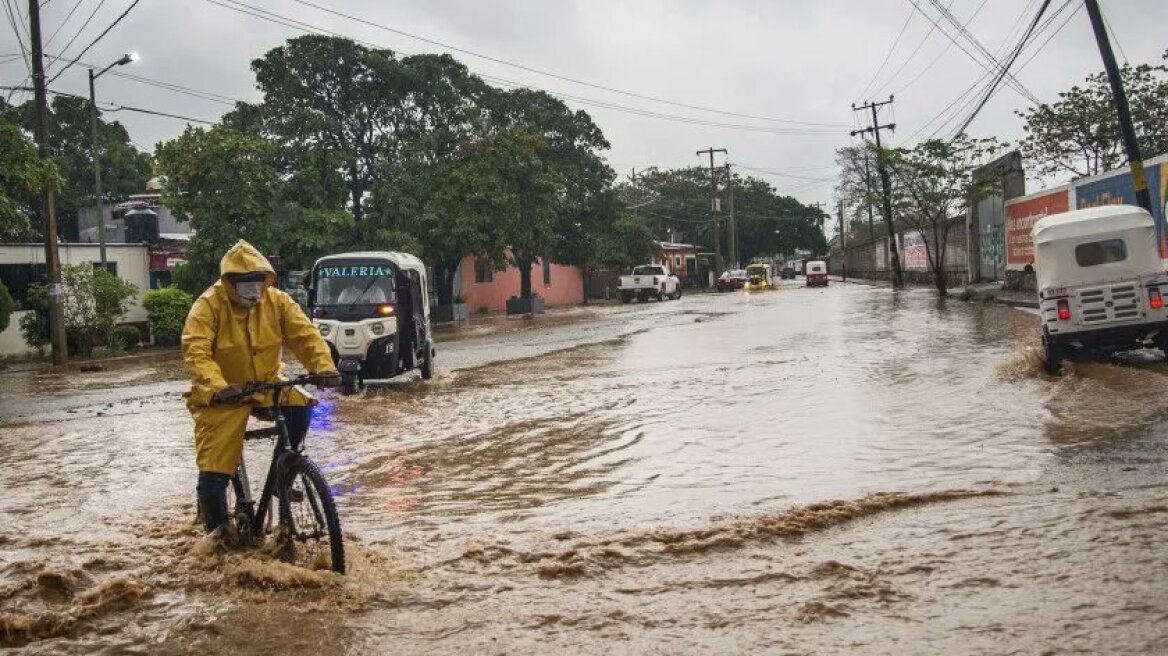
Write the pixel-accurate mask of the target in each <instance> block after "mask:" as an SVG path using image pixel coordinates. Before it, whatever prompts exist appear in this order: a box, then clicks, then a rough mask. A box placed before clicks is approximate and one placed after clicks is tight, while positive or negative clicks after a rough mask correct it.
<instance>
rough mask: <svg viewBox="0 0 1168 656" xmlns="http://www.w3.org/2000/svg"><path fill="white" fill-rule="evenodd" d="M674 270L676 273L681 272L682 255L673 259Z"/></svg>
mask: <svg viewBox="0 0 1168 656" xmlns="http://www.w3.org/2000/svg"><path fill="white" fill-rule="evenodd" d="M673 270H674V271H681V256H680V255H675V256H674V257H673Z"/></svg>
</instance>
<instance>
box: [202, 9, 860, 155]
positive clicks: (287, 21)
mask: <svg viewBox="0 0 1168 656" xmlns="http://www.w3.org/2000/svg"><path fill="white" fill-rule="evenodd" d="M206 2H209V3H211V4H213V5H218V6H220V7H223V8H225V9H230V10H232V11H236V12H239V13H242V14H246V15H248V16H253V17H255V18H259V19H261V20H265V21H268V22H271V23H276V24H278V25H283V26H285V27H291V28H293V29H296V30H300V31H302V32H306V33H313V34H325V35H329V36H335V37H338V38H344V39H349V40H351V41H354V42H356V43H360V44H362V45H365V46H367V47H370V48H374V49H383V47H382V46H380V45H378V44H375V43H370V42H368V41H363V40H361V39H355V38H352V37H350V36H348V35H345V34H341V33H339V32H333V31H331V30H327V29H324V28H321V27H317V26H315V25H312V24H310V23H306V22H304V21H300V20H297V19H293V18H289V17H286V16H282V15H280V14H277V13H275V12H271V11H267V10H265V9H260V8H258V7H252V6H251V5H247V4H245V3H242V2H239V1H238V0H227V2H230V3H231V4H227V3H225V2H220V0H206ZM235 5H240V6H235ZM241 7H246V9H244V8H241ZM479 77H481V78H482V79H484V80H487V81H491V82H494V83H496V84H500V85H503V86H510V87H513V88H529V89H535V90H539V91H543V92H545V93H547V94H549V95H552V96H555V97H557V98H560V99H566V100H570V101H572V102H575V103H578V104H583V105H588V106H593V107H599V108H602V109H611V110H613V111H619V112H624V113H628V114H633V115H636V116H642V117H646V118H654V119H660V120H666V121H674V122H680V123H687V124H690V125H701V126H705V127H718V128H726V129H731V130H741V131H746V132H757V133H769V134H800V135H804V134H810V135H833V134H844V132H845V131H844V130H826V129H817V130H810V129H802V128H780V127H768V126H760V125H744V124H738V123H722V122H718V121H710V120H707V119H700V118H695V117H689V116H678V115H674V114H665V113H662V112H657V111H654V110H646V109H640V108H636V107H630V106H627V105H619V104H616V103H612V102H607V101H603V100H595V99H592V98H585V97H582V96H575V95H572V94H568V93H564V92H560V91H553V90H550V89H545V88H540V87H536V86H533V85H528V84H523V83H521V82H515V81H513V80H507V79H505V78H501V77H496V76H492V75H480V76H479ZM829 125H830V124H829Z"/></svg>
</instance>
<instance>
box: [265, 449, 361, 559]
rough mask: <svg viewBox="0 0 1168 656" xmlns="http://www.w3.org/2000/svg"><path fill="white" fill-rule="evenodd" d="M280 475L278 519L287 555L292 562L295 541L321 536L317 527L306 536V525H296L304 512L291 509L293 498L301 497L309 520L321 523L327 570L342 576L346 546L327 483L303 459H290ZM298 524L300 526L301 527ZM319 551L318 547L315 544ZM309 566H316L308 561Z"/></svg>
mask: <svg viewBox="0 0 1168 656" xmlns="http://www.w3.org/2000/svg"><path fill="white" fill-rule="evenodd" d="M282 469H283V471H282V472H280V479H279V480H280V495H279V504H278V505H279V518H280V524H281V526H282V528H283V530H284V536H285V539H287V540H290V541H291V542H290V543H289V544H287V545H286V546H287V551H286V556H287V557H290V558H291V559H292V560H295V559H296V558H297V557H298V556H297V554H296V551H297V547H298V545H297V542H301V543H307V542H308V541H309V540H313V541H316V542H319V538H320V537H321V535H319V534H317V531H318V530H319V528H320V527H319V526H318V527H316V528H315V529H314V530H313V535H311V536H310V535H308V534H307V533H306V532H305V530H304V529H306V528H307V527H305V526H298V521H297V516H298V515H299V516H300V518H301V519H304V518H306V517H307V515H305V514H304V513H303V512H301V513H297V512H295V511H294V509H293V503H294V500H295V497H297V496H303V499H302V500H301V501H307V502H308V507H309V508H308V509H309V511H311V512H312V521H313V522H314V523H319V522H320V521H321V520H323V523H324V527H323V528H324V529H325V533H326V534H327V538H328V545H327V546H328V552H329V553H328V557H329V560H330V563H329V569H331V570H332V571H334V572H337V573H338V574H344V573H345V543H344V539H343V538H342V535H341V518H340V515H339V514H338V513H337V505H336V502H335V501H333V495H332V492H330V491H329V486H328V483H327V482H326V481H325V480H324V475H323V474H321V473H320V469H319V468H317V466H316V464H315V463H313V462H312V461H311V460H309V459H308V458H305V457H304V456H292V457H289V458H288V459H287V460H286V461H285V464H284V466H283V468H282ZM303 523H304V522H303V521H301V522H299V524H303ZM318 548H319V545H318ZM308 564H309V565H315V564H316V563H314V562H309V563H308Z"/></svg>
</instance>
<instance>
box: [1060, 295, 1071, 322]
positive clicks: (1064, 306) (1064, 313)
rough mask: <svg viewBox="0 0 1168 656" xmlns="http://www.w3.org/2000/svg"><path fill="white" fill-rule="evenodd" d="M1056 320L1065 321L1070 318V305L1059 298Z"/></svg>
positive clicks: (1065, 300)
mask: <svg viewBox="0 0 1168 656" xmlns="http://www.w3.org/2000/svg"><path fill="white" fill-rule="evenodd" d="M1058 318H1059V321H1066V320H1067V319H1070V318H1071V304H1070V303H1068V302H1067V299H1065V298H1060V299H1059V302H1058Z"/></svg>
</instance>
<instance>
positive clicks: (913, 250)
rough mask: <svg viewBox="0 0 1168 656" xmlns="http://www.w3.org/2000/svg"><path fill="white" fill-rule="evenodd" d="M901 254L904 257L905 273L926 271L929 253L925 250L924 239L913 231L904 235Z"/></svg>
mask: <svg viewBox="0 0 1168 656" xmlns="http://www.w3.org/2000/svg"><path fill="white" fill-rule="evenodd" d="M901 243H902V246H901V254H902V255H903V257H904V270H905V271H928V270H929V253H928V251H927V250H925V238H924V237H923V236H922V235H921V233H919V232H916V231H913V232H906V233H904V237H903V240H902V242H901Z"/></svg>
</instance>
